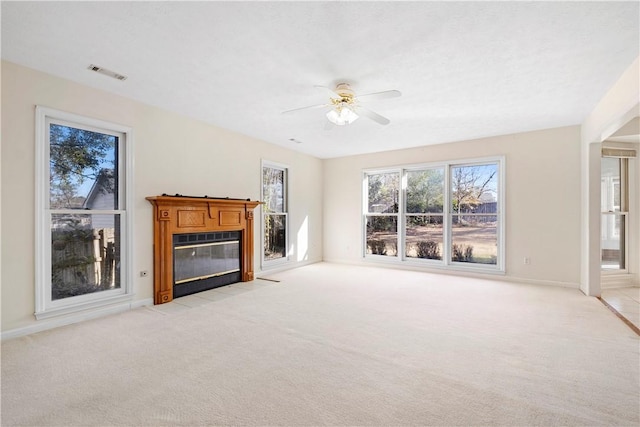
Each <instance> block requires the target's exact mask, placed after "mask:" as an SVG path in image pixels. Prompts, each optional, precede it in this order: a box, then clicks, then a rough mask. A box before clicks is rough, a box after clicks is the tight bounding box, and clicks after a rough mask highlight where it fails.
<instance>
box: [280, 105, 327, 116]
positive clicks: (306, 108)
mask: <svg viewBox="0 0 640 427" xmlns="http://www.w3.org/2000/svg"><path fill="white" fill-rule="evenodd" d="M328 106H329V104H318V105H309V106H307V107H300V108H294V109H293V110H287V111H283V112H282V114H289V113H295V112H296V111H300V110H309V109H312V108H320V107H328Z"/></svg>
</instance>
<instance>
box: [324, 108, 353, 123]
mask: <svg viewBox="0 0 640 427" xmlns="http://www.w3.org/2000/svg"><path fill="white" fill-rule="evenodd" d="M358 117H360V116H358V115H357V114H356V113H355V112H354V111H353V110H352V109H351V108H349V107H347V106H345V105H338V106H336V108H334V109H333V110H331V111H329V112H328V113H327V119H328V120H329V121H330V122H331V123H333V124H334V125H338V126H344V125H350V124H351V123H353V122H355V121H356V120H357V119H358Z"/></svg>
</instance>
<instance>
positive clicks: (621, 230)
mask: <svg viewBox="0 0 640 427" xmlns="http://www.w3.org/2000/svg"><path fill="white" fill-rule="evenodd" d="M601 232H602V242H601V245H602V254H601V255H602V268H603V269H606V270H624V269H625V268H626V267H625V258H626V257H625V216H624V215H620V214H603V215H602V226H601Z"/></svg>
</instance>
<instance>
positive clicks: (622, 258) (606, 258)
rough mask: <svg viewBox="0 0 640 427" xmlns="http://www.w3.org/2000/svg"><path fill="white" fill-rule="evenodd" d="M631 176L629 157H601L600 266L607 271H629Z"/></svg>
mask: <svg viewBox="0 0 640 427" xmlns="http://www.w3.org/2000/svg"><path fill="white" fill-rule="evenodd" d="M628 175H629V159H628V158H623V157H608V156H603V157H602V160H601V192H600V194H601V203H600V204H601V207H602V219H601V227H600V231H601V233H602V240H601V242H600V247H601V267H602V269H603V270H604V271H606V272H626V271H627V241H628V224H629V221H628V217H629V208H628V206H629V191H628V187H629V185H628V184H629V182H628Z"/></svg>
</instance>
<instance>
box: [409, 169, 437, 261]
mask: <svg viewBox="0 0 640 427" xmlns="http://www.w3.org/2000/svg"><path fill="white" fill-rule="evenodd" d="M405 174H406V177H407V193H406V194H407V202H406V208H405V212H406V214H405V224H406V225H405V255H406V257H407V258H423V259H434V260H441V259H442V255H443V254H444V250H445V249H444V188H445V187H444V168H441V167H440V168H430V169H418V170H409V171H406V172H405Z"/></svg>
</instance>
